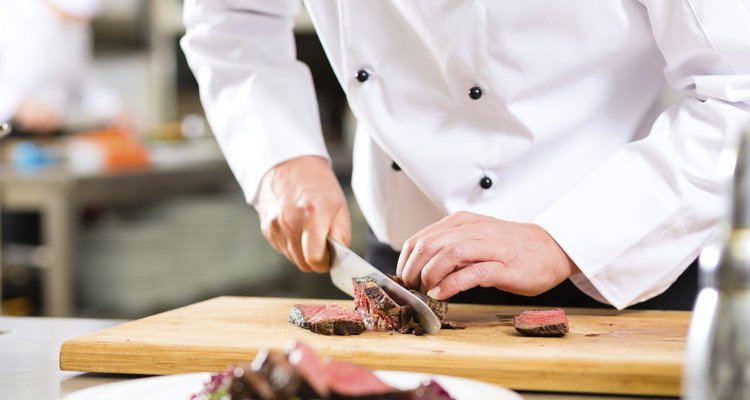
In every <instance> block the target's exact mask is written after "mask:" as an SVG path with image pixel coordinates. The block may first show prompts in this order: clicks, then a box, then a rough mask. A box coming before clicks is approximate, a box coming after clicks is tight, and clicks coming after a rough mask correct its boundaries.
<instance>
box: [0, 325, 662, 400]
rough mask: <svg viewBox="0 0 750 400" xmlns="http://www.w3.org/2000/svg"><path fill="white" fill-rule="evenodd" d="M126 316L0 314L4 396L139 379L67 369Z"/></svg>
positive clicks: (50, 395) (531, 396)
mask: <svg viewBox="0 0 750 400" xmlns="http://www.w3.org/2000/svg"><path fill="white" fill-rule="evenodd" d="M121 322H124V321H121V320H97V319H74V318H35V317H0V388H2V392H3V398H9V399H56V398H59V397H61V396H65V395H67V394H69V393H72V392H75V391H76V390H80V389H84V388H88V387H93V386H98V385H103V384H107V383H112V382H119V381H124V380H128V379H133V378H135V377H134V376H131V375H114V374H93V373H77V372H63V371H60V369H59V366H58V365H59V351H60V344H61V343H62V342H63V341H64V340H65V339H68V338H71V337H75V336H79V335H81V334H84V333H87V332H93V331H97V330H99V329H103V328H106V327H108V326H112V325H116V324H119V323H121ZM521 394H522V396H523V397H524V398H525V399H528V400H605V399H606V400H625V399H641V400H646V399H651V398H647V397H624V396H601V395H590V396H589V395H572V394H558V393H529V392H522V393H521Z"/></svg>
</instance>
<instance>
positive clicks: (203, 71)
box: [181, 0, 330, 204]
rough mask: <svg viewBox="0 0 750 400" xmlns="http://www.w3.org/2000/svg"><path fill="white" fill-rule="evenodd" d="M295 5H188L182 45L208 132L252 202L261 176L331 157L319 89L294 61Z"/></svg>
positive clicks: (235, 0) (230, 1) (200, 0)
mask: <svg viewBox="0 0 750 400" xmlns="http://www.w3.org/2000/svg"><path fill="white" fill-rule="evenodd" d="M299 7H300V4H299V2H298V1H291V0H284V1H282V0H274V1H263V0H257V1H251V0H244V1H243V0H187V1H185V6H184V20H185V25H186V28H187V32H186V34H185V36H184V37H183V38H182V41H181V45H182V48H183V50H184V52H185V55H186V56H187V60H188V63H189V65H190V67H191V69H192V71H193V73H194V75H195V77H196V78H197V80H198V83H199V86H200V96H201V101H202V103H203V107H204V109H205V112H206V115H207V117H208V121H209V124H210V126H211V129H212V130H213V132H214V135H215V136H216V138H217V140H218V142H219V146H220V147H221V149H222V151H223V153H224V155H225V157H226V159H227V161H228V163H229V166H230V167H231V169H232V171H233V173H234V175H235V177H236V178H237V180H238V181H239V183H240V186H241V187H242V189H243V192H244V194H245V198H246V200H247V201H248V202H249V203H251V204H252V203H254V201H255V197H256V192H257V189H258V185H259V183H260V180H261V178H262V177H263V175H264V174H265V173H266V172H267V171H268V170H269V169H270V168H272V167H273V166H274V165H276V164H278V163H280V162H282V161H285V160H288V159H291V158H295V157H298V156H302V155H318V156H322V157H325V158H327V159H329V160H330V158H329V157H328V154H327V152H326V148H325V143H324V141H323V136H322V130H321V125H320V117H319V114H318V107H317V101H316V97H315V89H314V87H313V82H312V77H311V75H310V71H309V69H308V68H307V66H306V65H304V64H302V63H301V62H299V61H297V60H296V50H295V44H294V35H293V16H294V15H295V14H296V13H297V12H298V11H299Z"/></svg>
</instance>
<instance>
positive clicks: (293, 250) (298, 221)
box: [279, 207, 312, 271]
mask: <svg viewBox="0 0 750 400" xmlns="http://www.w3.org/2000/svg"><path fill="white" fill-rule="evenodd" d="M304 221H305V216H304V214H303V212H302V211H300V209H299V208H296V207H287V208H282V210H281V213H279V227H280V234H281V235H282V236H283V237H284V241H285V242H286V248H285V251H286V253H287V257H288V258H289V259H290V260H292V262H294V263H295V264H296V265H297V267H299V268H300V269H301V270H303V271H311V270H312V267H311V266H310V265H308V264H307V262H305V256H304V252H303V251H302V230H303V227H304Z"/></svg>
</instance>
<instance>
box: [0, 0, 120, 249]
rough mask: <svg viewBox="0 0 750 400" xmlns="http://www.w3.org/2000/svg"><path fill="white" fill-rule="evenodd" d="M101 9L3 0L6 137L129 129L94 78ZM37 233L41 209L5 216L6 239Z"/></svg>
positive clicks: (0, 70) (68, 2) (46, 0)
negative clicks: (94, 35) (95, 22)
mask: <svg viewBox="0 0 750 400" xmlns="http://www.w3.org/2000/svg"><path fill="white" fill-rule="evenodd" d="M99 8H100V2H99V0H2V1H0V123H2V122H10V123H11V124H12V125H13V128H14V130H13V133H12V134H11V137H16V138H49V137H54V136H59V135H61V134H63V133H77V132H79V131H83V130H90V129H97V128H104V127H108V128H117V129H122V130H126V131H132V129H133V123H132V119H131V118H130V116H129V114H128V113H127V112H126V111H125V110H124V108H123V106H122V103H121V100H120V97H119V95H118V94H117V93H115V92H114V91H113V90H112V89H111V88H109V87H108V86H106V85H104V84H102V83H100V82H98V81H97V80H96V79H95V78H94V76H93V71H92V46H91V45H92V41H91V30H90V28H91V19H92V18H93V17H94V16H95V15H96V13H97V11H98V10H99ZM5 161H8V160H5ZM39 236H40V235H39V216H38V214H36V213H16V212H13V213H3V214H2V238H3V242H4V243H7V242H13V243H19V244H29V245H36V244H39V243H40V237H39Z"/></svg>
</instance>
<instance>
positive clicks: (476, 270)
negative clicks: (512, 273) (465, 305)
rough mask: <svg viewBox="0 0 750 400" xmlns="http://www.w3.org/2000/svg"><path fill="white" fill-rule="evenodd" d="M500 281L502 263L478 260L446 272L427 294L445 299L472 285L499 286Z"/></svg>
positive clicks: (501, 278) (501, 279)
mask: <svg viewBox="0 0 750 400" xmlns="http://www.w3.org/2000/svg"><path fill="white" fill-rule="evenodd" d="M502 281H503V268H502V264H500V263H497V262H480V263H476V264H471V265H468V266H466V267H464V268H461V269H458V270H456V271H455V272H453V273H451V274H448V276H446V277H445V278H444V279H443V280H442V281H441V282H440V283H439V284H438V285H437V286H435V287H434V288H432V289H430V290H429V291H428V292H427V295H428V296H430V297H432V298H433V299H435V300H446V299H448V298H450V297H452V296H455V295H456V294H458V293H460V292H463V291H465V290H469V289H471V288H473V287H477V286H481V287H497V286H501V285H500V283H501V282H502Z"/></svg>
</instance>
